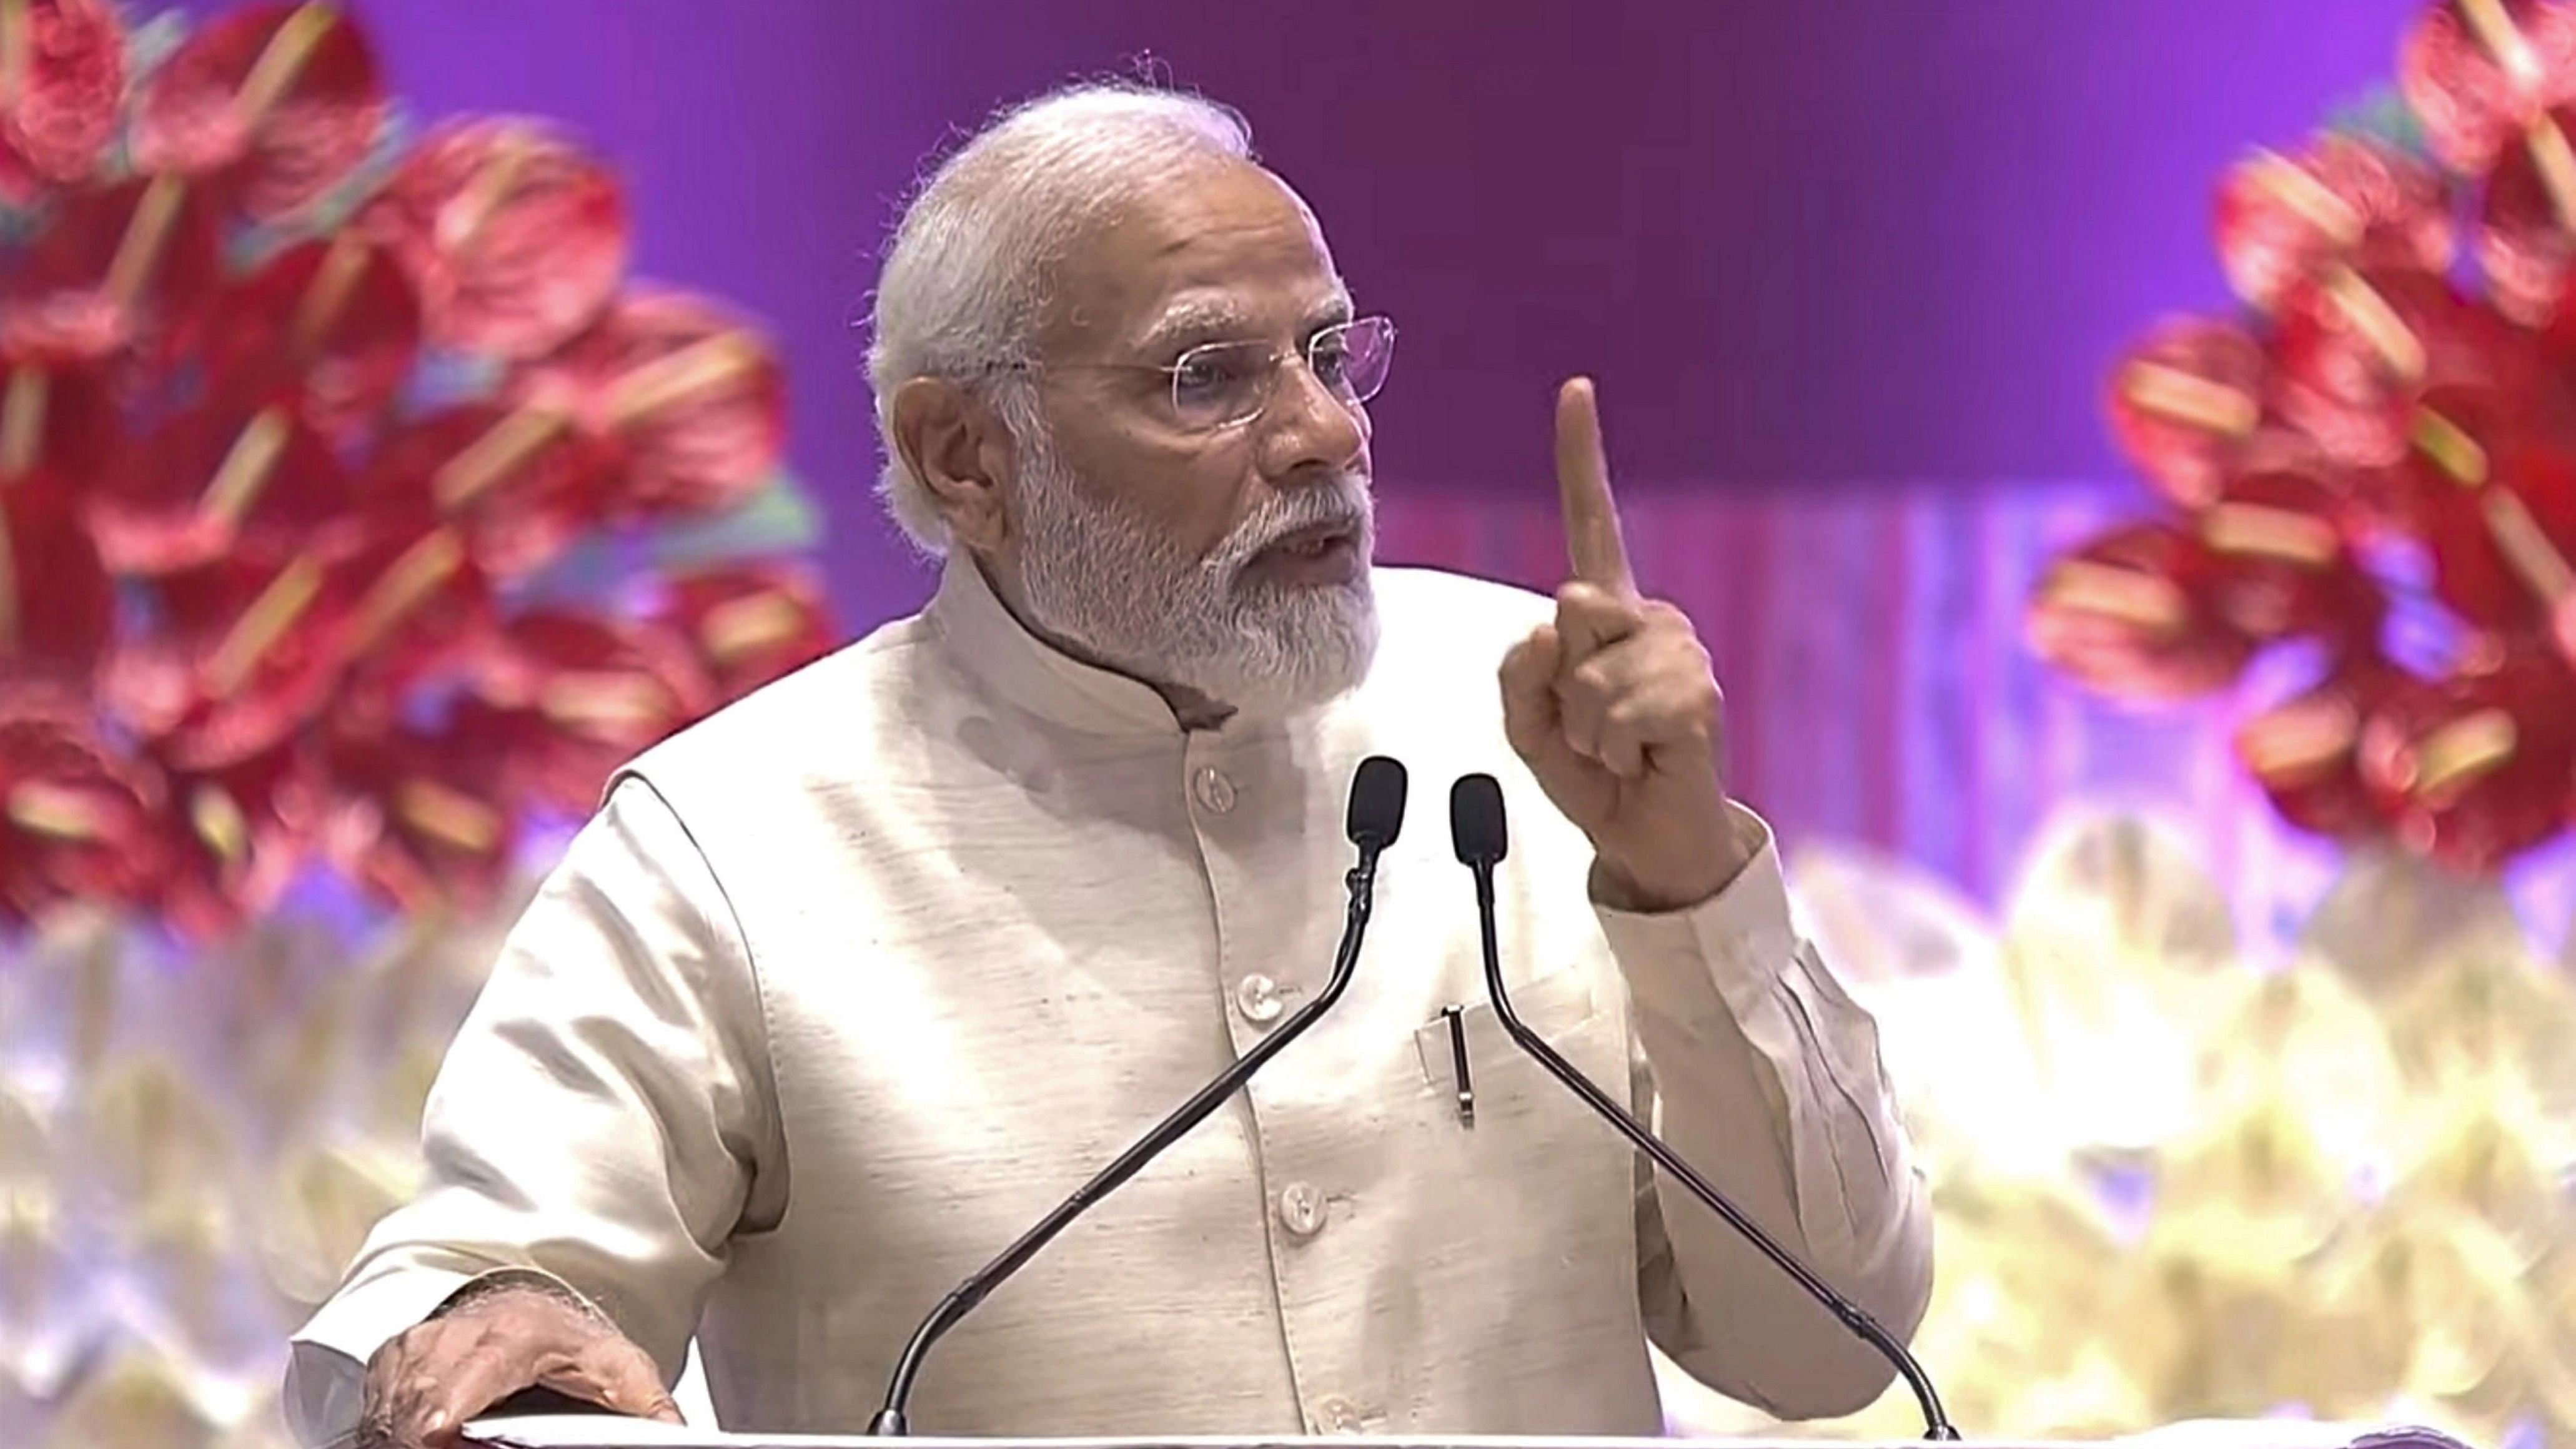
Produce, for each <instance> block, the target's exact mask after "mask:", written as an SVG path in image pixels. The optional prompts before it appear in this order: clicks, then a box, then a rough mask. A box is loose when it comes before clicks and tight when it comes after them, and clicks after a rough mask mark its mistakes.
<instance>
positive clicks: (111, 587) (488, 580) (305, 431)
mask: <svg viewBox="0 0 2576 1449" xmlns="http://www.w3.org/2000/svg"><path fill="white" fill-rule="evenodd" d="M410 130H411V128H409V127H408V126H407V125H405V124H404V122H403V120H402V118H401V116H400V114H399V112H398V108H397V107H396V106H395V105H394V103H393V102H392V101H391V100H390V99H389V98H388V97H387V95H386V94H385V91H384V87H383V84H382V79H381V76H380V73H379V70H378V67H377V63H376V60H375V56H374V52H373V50H372V49H371V47H370V45H369V42H368V39H367V37H366V34H365V33H364V31H363V30H362V29H361V28H360V27H359V26H358V25H357V24H356V23H355V22H354V21H353V20H352V19H351V18H350V17H349V16H348V15H346V14H344V13H342V12H341V11H340V10H338V9H336V8H334V7H333V6H331V5H327V4H320V3H306V4H294V3H270V4H253V5H247V6H244V7H242V8H239V9H236V10H233V11H230V12H228V13H226V14H224V15H222V16H220V17H218V18H215V19H214V20H212V21H211V22H209V23H207V24H206V25H204V26H203V27H202V28H199V29H197V30H195V31H194V33H184V32H183V30H182V28H181V27H180V26H179V25H178V24H177V23H176V21H175V20H170V19H164V20H160V21H155V22H152V23H151V24H148V25H140V26H137V25H131V24H129V23H128V22H127V20H126V18H125V17H124V16H123V15H121V14H120V13H119V12H118V11H117V10H115V9H112V8H111V7H110V6H109V5H108V4H107V3H106V0H0V924H5V923H9V922H18V923H24V922H28V921H34V920H39V919H41V918H43V917H44V916H46V915H47V914H48V913H49V912H52V911H55V910H58V909H60V908H62V907H64V906H65V905H66V904H67V903H75V902H78V903H110V904H113V905H115V906H118V907H120V908H125V909H130V910H133V911H136V912H141V913H144V914H146V915H148V916H151V917H153V918H156V919H158V920H161V921H163V922H166V923H167V924H168V925H169V926H171V927H172V928H173V929H175V930H176V931H178V932H180V933H181V934H182V935H183V936H185V937H187V938H189V939H193V940H198V941H212V940H218V939H221V938H223V937H224V936H225V935H227V934H228V933H231V932H234V931H237V930H238V929H240V927H241V926H242V924H243V923H244V922H246V921H249V920H252V919H254V918H256V917H257V916H258V915H259V914H260V913H261V912H262V911H264V910H266V909H268V908H269V907H271V906H272V905H274V904H275V903H276V902H277V900H278V899H279V898H280V896H281V893H282V892H283V891H285V890H286V889H287V887H288V886H289V885H290V883H292V882H293V881H295V880H296V879H297V878H298V877H299V875H300V874H301V873H303V872H305V871H306V870H307V869H308V868H309V867H312V866H314V865H317V864H319V865H325V866H328V867H331V868H333V869H335V870H337V871H338V872H340V873H341V874H343V875H344V876H346V877H347V878H348V879H350V880H353V881H355V882H358V883H359V884H361V885H362V886H363V887H364V888H365V889H366V890H367V891H368V892H369V893H370V894H371V895H372V896H373V897H374V898H375V899H376V900H378V901H379V902H380V903H382V904H384V905H386V906H390V907H392V908H395V909H399V910H407V911H408V910H416V909H420V908H423V907H426V906H429V905H433V904H437V903H447V902H452V903H456V904H460V905H463V906H467V907H469V908H470V907H473V906H476V905H479V904H482V903H484V902H488V901H489V900H490V899H491V898H492V893H493V891H494V889H495V887H496V885H497V884H498V883H499V882H500V881H501V880H502V879H503V877H504V874H505V872H506V870H507V869H508V866H509V863H510V861H511V856H512V851H513V848H514V846H515V845H516V844H517V843H518V842H519V841H520V840H521V838H522V837H523V835H524V834H525V832H526V829H527V826H528V824H529V822H531V821H532V820H535V819H537V818H539V817H542V816H545V815H547V814H549V813H550V812H551V813H557V814H561V813H572V814H578V813H584V812H586V811H587V810H588V809H589V808H590V807H591V806H592V805H594V804H595V803H596V799H597V794H598V791H599V790H600V789H601V787H602V785H603V784H604V782H605V780H606V778H607V775H608V773H609V772H610V771H611V770H612V769H613V768H614V767H615V766H616V765H617V764H618V763H619V762H620V761H622V760H623V759H625V758H627V757H629V756H631V755H632V754H634V753H635V752H636V751H638V750H640V749H642V748H643V747H645V746H647V745H650V744H651V743H653V742H654V741H655V740H657V739H659V738H661V737H663V736H664V735H666V734H668V733H669V732H670V731H672V730H673V729H675V728H678V727H679V726H681V725H684V724H686V723H688V722H690V721H692V720H694V719H696V718H698V717H700V716H702V715H704V714H705V713H707V712H708V711H710V710H712V709H714V708H717V707H719V706H721V705H722V704H724V703H725V702H727V701H728V700H730V699H733V698H735V697H738V696H739V695H741V694H743V693H745V692H747V691H748V690H750V689H753V688H755V687H757V686H759V685H760V684H762V683H764V682H766V681H768V680H770V679H773V678H775V677H777V676H779V675H780V674H783V673H785V672H787V671H789V670H791V669H794V668H796V667H798V666H799V665H801V664H803V663H806V662H808V661H810V660H811V659H813V658H815V657H817V656H819V655H820V654H821V653H823V652H824V651H825V650H826V649H828V648H829V647H830V646H831V645H832V644H833V643H834V642H835V639H836V636H835V634H834V631H833V628H832V626H831V624H830V622H829V620H828V618H827V616H826V613H825V607H824V601H823V597H822V590H821V587H820V584H819V582H818V580H817V579H816V577H815V575H814V573H813V571H812V570H811V569H810V568H809V567H808V566H807V565H806V564H805V563H804V562H803V561H802V560H801V559H800V558H799V557H798V556H797V555H798V553H799V552H800V550H801V549H802V548H803V547H804V546H805V545H806V544H808V543H810V541H811V537H812V519H813V510H812V509H811V507H810V506H809V505H808V504H807V502H806V500H805V499H804V497H803V495H802V494H801V492H800V491H799V490H798V488H797V486H796V483H795V481H794V479H793V478H792V477H790V476H789V475H787V474H786V473H785V471H784V470H783V469H782V466H781V452H782V447H783V442H784V437H785V427H786V423H785V389H784V380H783V377H782V373H781V369H780V367H779V364H778V361H777V358H776V357H775V355H774V353H773V351H772V349H771V348H770V346H769V344H768V343H767V342H766V341H765V340H764V339H763V338H762V337H761V336H760V335H759V334H758V333H757V332H756V331H755V330H754V329H753V328H752V327H750V326H749V325H748V324H746V323H745V322H744V321H743V320H742V319H740V318H739V317H737V316H735V315H733V314H732V313H731V312H730V311H729V310H728V309H727V308H726V307H724V306H723V305H721V304H719V303H717V302H713V301H710V300H708V299H705V298H701V297H697V296H693V295H689V294H686V293H683V292H679V291H675V290H670V289H667V288H661V287H656V286H651V285H647V284H640V283H635V282H631V281H630V280H629V278H628V276H627V257H628V252H629V241H630V238H629V235H628V229H627V216H626V207H625V201H624V196H623V193H622V191H621V189H620V185H619V183H618V180H617V178H616V177H615V175H614V174H613V173H612V172H611V170H610V169H609V168H608V167H607V166H606V165H604V164H603V163H602V162H601V161H600V160H599V159H598V158H596V157H594V156H592V155H590V154H589V153H587V152H586V151H584V150H583V149H582V148H581V147H580V146H579V145H578V144H576V143H575V142H573V141H572V140H570V139H569V138H567V137H566V136H564V135H562V134H561V133H559V132H558V131H556V130H555V129H553V128H551V127H549V126H547V125H545V124H542V123H539V122H535V121H530V120H522V119H510V118H466V119H460V120H455V121H450V122H446V123H442V124H439V125H437V126H435V127H432V128H430V129H428V130H427V131H426V132H425V133H424V134H420V135H417V136H413V135H412V134H410Z"/></svg>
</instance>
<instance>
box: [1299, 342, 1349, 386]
mask: <svg viewBox="0 0 2576 1449" xmlns="http://www.w3.org/2000/svg"><path fill="white" fill-rule="evenodd" d="M1307 357H1308V360H1309V365H1310V366H1312V367H1313V368H1314V369H1315V377H1316V379H1317V380H1318V381H1320V382H1322V383H1323V384H1324V385H1325V386H1326V387H1339V386H1341V384H1342V380H1343V379H1344V378H1346V377H1348V376H1349V375H1350V371H1351V344H1350V342H1349V341H1348V340H1347V339H1345V338H1340V337H1335V338H1333V339H1331V340H1330V341H1325V340H1322V339H1317V341H1316V343H1315V345H1314V347H1313V349H1312V350H1311V351H1309V352H1308V354H1307Z"/></svg>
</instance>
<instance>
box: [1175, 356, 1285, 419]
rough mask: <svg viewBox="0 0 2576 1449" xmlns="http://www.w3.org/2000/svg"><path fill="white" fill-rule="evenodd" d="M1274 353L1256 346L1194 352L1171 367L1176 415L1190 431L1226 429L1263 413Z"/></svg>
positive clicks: (1182, 357)
mask: <svg viewBox="0 0 2576 1449" xmlns="http://www.w3.org/2000/svg"><path fill="white" fill-rule="evenodd" d="M1269 372H1270V352H1269V349H1268V348H1266V347H1263V346H1262V345H1261V344H1259V343H1257V342H1219V343H1214V344H1212V345H1210V346H1206V347H1194V348H1192V349H1190V350H1189V351H1187V352H1184V353H1182V354H1181V360H1180V361H1178V362H1176V363H1174V364H1172V414H1173V416H1174V417H1176V418H1178V419H1179V420H1180V422H1181V425H1182V426H1184V427H1189V428H1222V427H1226V426H1229V425H1231V424H1234V423H1239V422H1242V421H1243V420H1244V419H1246V418H1248V417H1251V416H1253V415H1254V414H1255V413H1258V412H1260V411H1261V404H1262V402H1263V400H1264V392H1265V390H1266V386H1267V383H1268V381H1269Z"/></svg>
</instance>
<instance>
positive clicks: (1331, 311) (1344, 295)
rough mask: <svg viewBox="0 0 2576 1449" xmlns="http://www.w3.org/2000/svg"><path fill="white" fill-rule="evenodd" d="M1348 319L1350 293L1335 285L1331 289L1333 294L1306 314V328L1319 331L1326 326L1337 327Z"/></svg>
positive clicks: (1349, 316)
mask: <svg viewBox="0 0 2576 1449" xmlns="http://www.w3.org/2000/svg"><path fill="white" fill-rule="evenodd" d="M1349 320H1351V294H1350V293H1349V292H1347V291H1345V290H1343V289H1342V288H1339V287H1336V288H1334V289H1333V295H1331V296H1330V297H1327V298H1325V299H1324V300H1323V302H1322V303H1321V304H1319V305H1318V306H1317V307H1316V308H1315V310H1314V311H1312V312H1309V313H1307V314H1306V330H1307V331H1309V332H1320V331H1322V330H1323V329H1324V328H1327V327H1339V326H1340V325H1342V324H1343V323H1345V322H1348V321H1349Z"/></svg>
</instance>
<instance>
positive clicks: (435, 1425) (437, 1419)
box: [420, 1409, 447, 1434]
mask: <svg viewBox="0 0 2576 1449" xmlns="http://www.w3.org/2000/svg"><path fill="white" fill-rule="evenodd" d="M420 1427H421V1428H422V1429H424V1430H426V1431H427V1432H429V1433H432V1434H435V1433H437V1432H438V1431H439V1430H441V1429H444V1428H446V1427H447V1411H446V1410H445V1409H432V1410H430V1411H429V1417H428V1418H426V1419H423V1420H422V1421H421V1424H420Z"/></svg>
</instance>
